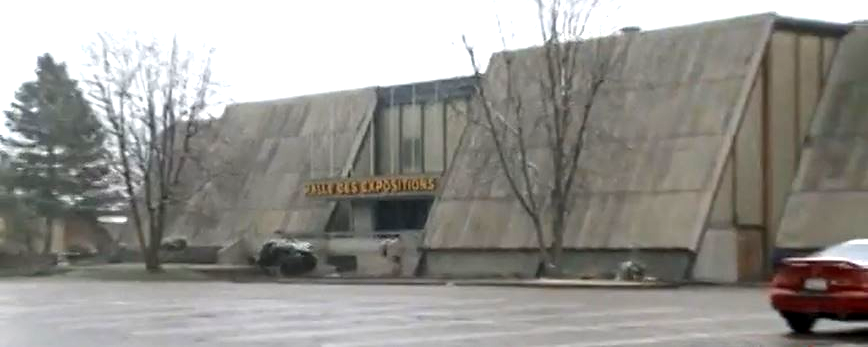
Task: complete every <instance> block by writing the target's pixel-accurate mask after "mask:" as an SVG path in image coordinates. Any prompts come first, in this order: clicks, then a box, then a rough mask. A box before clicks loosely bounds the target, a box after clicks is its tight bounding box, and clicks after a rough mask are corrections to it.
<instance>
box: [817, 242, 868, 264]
mask: <svg viewBox="0 0 868 347" xmlns="http://www.w3.org/2000/svg"><path fill="white" fill-rule="evenodd" d="M812 256H814V257H833V258H846V259H851V260H856V261H860V262H868V244H860V243H845V244H840V245H836V246H832V247H829V248H826V249H824V250H822V251H819V252H817V253H814V254H812Z"/></svg>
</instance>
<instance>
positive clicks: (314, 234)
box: [169, 14, 868, 281]
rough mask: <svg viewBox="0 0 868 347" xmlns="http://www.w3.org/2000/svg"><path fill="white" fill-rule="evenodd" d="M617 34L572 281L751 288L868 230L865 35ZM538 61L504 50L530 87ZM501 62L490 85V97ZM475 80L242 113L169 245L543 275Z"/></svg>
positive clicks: (572, 240) (594, 123)
mask: <svg viewBox="0 0 868 347" xmlns="http://www.w3.org/2000/svg"><path fill="white" fill-rule="evenodd" d="M604 39H610V40H625V41H624V42H625V45H624V46H623V47H624V51H623V54H624V56H625V59H624V60H623V63H622V64H620V65H618V67H617V69H618V71H617V73H618V74H619V78H618V79H616V80H613V81H611V82H607V83H606V85H605V87H604V89H605V90H604V91H603V92H602V93H601V96H600V100H599V101H597V102H595V105H594V108H593V110H592V116H591V118H590V120H589V122H590V123H591V124H589V127H591V128H593V129H596V130H597V131H601V132H605V133H607V134H610V135H611V136H610V137H609V138H608V139H607V140H605V141H602V140H601V141H599V142H596V143H594V142H589V143H588V144H587V146H586V147H587V148H588V149H587V153H584V154H583V156H582V159H581V164H582V165H583V166H587V167H593V168H594V170H593V172H594V173H593V174H591V175H590V176H589V177H587V181H586V182H584V184H583V185H582V188H581V189H578V190H577V191H576V192H574V198H575V201H576V207H575V209H574V211H572V213H571V214H570V218H569V220H568V221H567V231H566V234H565V247H566V252H565V255H564V262H565V267H566V270H567V271H568V272H571V273H574V274H584V275H591V276H593V275H601V274H606V273H607V272H611V271H613V270H614V269H615V268H616V267H617V264H618V263H619V262H621V261H623V260H625V259H630V258H633V259H636V260H638V261H640V262H643V263H645V264H646V265H647V266H648V271H649V273H650V275H652V276H655V277H658V278H663V279H684V278H697V279H707V280H715V281H743V280H756V279H760V278H763V277H766V276H768V274H769V270H770V268H771V264H772V259H773V258H774V255H775V254H776V253H775V252H776V250H794V251H799V250H802V251H803V250H806V249H810V248H816V247H821V246H823V245H826V244H829V243H832V242H836V241H838V240H842V239H845V238H847V237H853V236H857V235H859V233H860V231H858V230H857V229H856V228H853V227H852V225H860V224H859V222H861V221H862V219H864V218H865V217H863V215H864V214H862V213H859V211H861V209H864V206H868V200H865V199H868V198H863V197H861V195H859V194H862V193H859V192H860V191H861V189H862V188H860V187H862V185H864V184H866V183H863V182H865V180H864V179H860V177H862V176H864V174H860V173H861V172H864V171H865V170H861V171H860V168H861V167H862V166H864V165H863V164H864V163H865V162H868V161H864V160H861V159H859V158H862V156H864V153H868V151H864V150H863V147H864V146H863V144H862V143H861V142H859V141H861V140H860V139H862V138H863V137H861V136H862V134H861V133H859V131H862V130H866V129H868V128H866V129H863V128H864V127H862V125H863V123H864V122H863V121H861V119H862V118H861V117H862V116H868V112H866V111H868V108H866V107H865V105H866V104H865V103H864V100H868V99H865V98H861V99H860V98H859V95H861V94H859V92H860V91H863V89H860V88H861V87H859V86H863V84H865V83H866V81H868V74H866V73H865V71H868V70H866V67H868V66H866V65H865V64H864V63H860V62H864V61H865V60H866V59H868V48H866V47H868V32H866V29H864V28H858V27H854V26H853V25H849V24H837V23H825V22H817V21H810V20H801V19H793V18H785V17H780V16H777V15H775V14H761V15H753V16H746V17H739V18H733V19H727V20H720V21H714V22H707V23H700V24H695V25H689V26H682V27H675V28H667V29H662V30H653V31H638V32H637V31H631V32H625V33H623V35H619V36H618V37H612V38H604ZM539 52H540V49H539V48H528V49H524V50H519V51H514V52H511V53H512V54H513V55H514V57H516V59H517V61H519V63H518V64H517V66H520V67H521V69H524V70H522V71H519V76H524V77H519V78H524V79H523V80H521V82H520V83H519V85H524V86H532V85H534V83H533V81H532V80H531V79H530V78H532V77H528V76H533V74H531V73H529V72H530V71H532V70H533V69H534V68H538V67H539V66H540V64H541V63H540V55H539ZM503 56H504V55H503V53H498V54H495V55H494V56H493V57H492V59H491V62H490V64H489V67H488V70H487V71H486V72H485V76H484V78H485V79H486V80H487V81H490V82H491V81H493V82H494V86H495V89H494V91H495V92H498V90H497V88H498V83H499V82H498V81H501V80H502V79H503V77H504V74H505V72H504V64H503ZM475 82H476V81H475V80H474V79H473V78H472V77H458V78H452V79H445V80H438V81H428V82H421V83H413V84H407V85H399V86H389V87H372V88H363V89H358V90H350V91H342V92H334V93H326V94H318V95H309V96H301V97H296V98H290V99H283V100H273V101H262V102H250V103H241V104H234V105H230V106H228V107H227V109H226V112H225V114H224V116H223V117H222V118H221V119H220V120H219V122H218V124H217V125H216V126H215V129H214V130H213V132H212V133H209V135H208V136H209V138H208V139H206V140H205V142H206V143H208V145H207V146H206V148H205V151H204V153H205V154H204V155H205V159H206V160H207V161H208V162H209V165H211V167H212V168H220V170H219V171H218V172H219V174H218V175H216V176H214V177H210V178H208V182H207V184H205V186H204V188H203V189H201V190H199V191H197V192H196V193H195V194H194V195H193V196H192V197H191V198H190V200H189V201H187V202H186V203H185V204H184V206H182V207H179V213H178V216H177V217H176V218H173V220H172V223H171V227H170V230H169V232H170V234H172V235H175V236H183V237H185V238H187V239H188V241H189V242H190V244H191V245H193V246H203V247H204V246H208V247H218V248H222V251H221V254H222V256H221V257H220V258H221V261H226V262H243V261H246V257H248V256H249V255H251V254H252V253H253V252H255V247H256V245H258V242H261V240H262V239H263V238H264V237H267V236H268V235H270V234H271V233H272V232H273V231H275V230H282V231H284V232H286V233H289V234H293V235H296V236H297V237H299V238H307V239H310V240H314V241H316V243H317V246H318V248H319V249H320V250H321V252H323V256H324V257H325V258H326V260H327V262H328V263H330V264H332V265H334V266H335V267H337V268H338V270H339V271H341V272H347V273H355V274H364V275H380V276H399V275H400V276H414V275H419V276H450V277H461V276H467V277H478V276H521V277H531V276H534V275H535V274H536V272H537V270H538V267H539V259H538V256H537V254H536V252H535V247H536V241H535V238H534V235H533V231H532V229H531V227H530V225H529V223H528V220H527V217H526V216H525V215H524V214H523V212H522V211H521V209H520V207H519V206H518V204H517V203H516V201H515V199H514V197H513V196H512V195H511V193H510V190H509V188H508V186H507V185H506V183H505V181H504V180H503V179H502V173H501V172H500V171H499V169H498V167H497V164H496V161H495V158H494V153H495V152H494V151H493V149H492V146H491V145H490V139H487V138H486V134H485V133H484V132H483V131H482V130H481V129H480V128H479V127H478V126H475V125H474V124H470V123H468V114H472V112H473V110H474V107H473V105H474V102H476V101H478V98H477V97H476V96H475V94H474V92H475V89H474V83H475ZM522 83H523V84H522ZM501 87H502V86H501ZM857 87H858V88H857ZM527 88H530V87H527ZM865 124H868V123H865ZM866 131H868V130H866ZM826 135H829V136H826ZM818 146H819V147H818ZM541 150H542V149H540V148H536V151H537V152H536V154H537V155H541V153H543V152H541ZM803 158H805V159H804V160H803ZM835 170H837V171H835ZM848 175H849V176H848ZM860 175H861V176H860ZM844 177H849V178H847V179H844ZM845 191H846V192H845ZM860 199H861V200H860ZM862 200H865V201H862ZM826 218H832V219H831V220H827V219H826ZM854 223H855V224H854ZM819 230H831V231H829V232H825V231H824V232H818V231H819ZM386 239H389V240H393V241H394V242H391V243H386V242H383V240H386Z"/></svg>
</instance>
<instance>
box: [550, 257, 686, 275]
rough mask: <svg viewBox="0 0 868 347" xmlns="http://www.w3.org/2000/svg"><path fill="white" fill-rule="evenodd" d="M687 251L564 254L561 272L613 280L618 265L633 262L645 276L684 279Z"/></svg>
mask: <svg viewBox="0 0 868 347" xmlns="http://www.w3.org/2000/svg"><path fill="white" fill-rule="evenodd" d="M690 255H691V252H690V251H688V250H686V249H685V250H677V249H671V250H668V249H667V250H662V249H636V250H626V249H625V250H620V249H612V250H609V249H599V250H598V249H593V250H569V251H565V252H564V260H563V265H564V271H566V272H567V273H569V274H573V275H578V276H590V277H603V278H609V277H614V275H615V273H616V272H617V270H618V267H619V265H620V264H621V263H622V262H624V261H627V260H634V261H636V262H638V263H640V264H642V265H644V266H645V267H646V270H645V274H646V275H647V276H650V277H655V278H657V279H659V280H664V281H680V280H683V279H684V276H685V274H686V273H687V268H688V266H689V264H690Z"/></svg>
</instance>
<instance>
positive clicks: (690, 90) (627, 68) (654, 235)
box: [425, 16, 773, 250]
mask: <svg viewBox="0 0 868 347" xmlns="http://www.w3.org/2000/svg"><path fill="white" fill-rule="evenodd" d="M772 22H773V18H772V17H769V16H752V17H744V18H738V19H733V20H728V21H717V22H711V23H703V24H700V25H695V26H687V27H679V28H672V29H664V30H655V31H649V32H642V33H637V34H635V35H629V37H619V38H617V39H616V38H611V41H606V42H608V43H600V45H603V47H605V45H609V44H610V45H611V46H612V48H611V52H609V51H607V52H609V53H607V54H610V55H608V56H607V57H606V59H612V60H613V63H612V66H610V70H609V71H608V72H609V73H611V74H612V75H614V76H617V77H616V78H613V79H612V81H610V82H608V83H605V84H604V87H603V90H602V91H601V92H600V94H599V95H598V100H596V101H595V103H594V107H593V108H592V111H591V115H590V119H589V122H591V124H589V125H588V127H589V128H590V129H591V130H590V131H589V133H590V134H592V135H591V136H589V138H588V139H587V144H586V150H585V152H583V154H582V156H581V162H580V163H579V166H580V167H581V168H582V170H581V171H580V172H579V173H577V175H580V176H579V178H578V179H579V180H580V183H578V184H577V187H576V189H575V192H574V196H575V206H576V208H575V210H574V211H572V212H571V214H570V215H569V216H568V220H567V223H566V224H567V226H566V227H567V233H566V235H565V245H566V247H568V248H574V249H619V248H630V247H634V246H635V247H639V248H646V249H684V250H691V249H694V248H696V247H697V246H698V244H697V243H698V241H697V240H699V235H700V234H701V232H702V230H703V229H704V227H705V223H706V220H705V217H706V215H707V214H709V213H710V211H711V204H712V202H713V200H714V199H715V195H714V193H715V192H716V187H717V183H718V177H719V176H723V175H724V172H725V169H724V167H725V166H726V160H727V154H729V153H728V151H729V149H728V148H727V147H725V144H726V143H728V142H731V141H732V137H733V136H734V135H735V127H734V124H735V123H736V122H737V121H738V120H739V117H740V116H741V115H740V114H739V115H737V116H733V113H734V111H737V110H738V105H739V100H741V99H743V98H744V97H743V95H744V91H743V90H744V89H745V88H746V86H745V84H746V79H747V78H748V76H750V75H752V74H753V73H754V71H755V65H751V62H758V61H759V58H760V57H761V55H762V47H763V46H764V44H765V42H766V41H765V38H766V34H767V33H768V32H769V31H770V30H771V26H772ZM601 42H602V41H601ZM584 47H588V50H593V49H594V46H593V45H586V46H584ZM590 53H592V52H590V51H588V52H584V53H583V54H589V55H590ZM511 54H514V55H513V58H515V60H514V65H512V66H513V68H514V69H515V71H513V73H514V77H513V78H514V80H515V81H518V82H516V83H517V85H516V86H517V87H516V88H522V94H523V95H522V96H523V98H525V99H526V100H525V101H527V102H525V103H524V104H523V107H525V109H526V110H528V111H527V112H529V114H541V113H535V110H536V108H537V107H542V106H541V105H538V104H540V103H539V102H531V101H533V100H534V95H536V93H537V91H536V88H538V86H539V83H537V82H539V81H538V80H535V78H539V76H541V74H542V72H541V71H539V70H540V69H541V68H542V67H543V66H544V65H543V63H542V59H543V58H542V57H541V56H542V53H541V50H539V49H536V50H534V49H527V50H520V51H516V52H511ZM582 59H590V58H589V57H588V56H584V55H582ZM592 65H593V64H591V63H588V62H587V61H585V64H584V65H583V66H592ZM506 68H507V67H506V64H505V62H504V57H503V55H497V56H495V57H494V58H492V60H491V64H490V65H489V68H488V71H486V88H488V89H489V92H490V94H489V95H493V98H494V101H492V102H493V103H494V104H495V106H496V107H501V106H503V103H504V102H505V100H506V98H505V97H504V95H505V92H504V88H505V83H506V82H505V80H506V78H505V76H506V74H507V72H506ZM633 81H641V82H633ZM581 93H582V91H577V94H579V95H582V94H581ZM498 105H500V106H498ZM576 116H577V117H578V115H576ZM521 121H522V122H529V123H530V124H533V123H534V122H533V121H532V120H527V119H522V120H521ZM578 123H579V122H578V121H577V122H574V123H573V125H574V126H576V127H577V126H578ZM535 129H536V130H535V131H533V132H528V133H527V134H526V136H527V138H526V139H525V140H526V143H527V144H528V147H529V148H530V149H529V157H530V161H531V162H533V163H534V164H535V165H536V167H538V168H539V171H540V173H539V179H538V180H537V181H538V183H535V184H539V185H540V186H544V185H545V182H548V181H549V180H550V179H552V177H551V176H552V172H551V164H550V163H549V162H548V161H547V160H548V158H550V155H549V154H548V149H547V148H545V146H546V145H545V141H544V139H545V134H543V133H541V131H542V130H541V127H537V128H535ZM489 137H490V136H488V135H487V134H486V132H485V131H484V130H483V129H479V127H469V128H468V130H467V132H466V134H465V139H464V140H463V141H462V144H461V147H460V148H459V150H458V152H457V153H456V158H455V161H454V162H453V165H452V167H451V168H450V171H449V173H448V174H447V177H446V178H445V179H444V191H443V193H442V194H441V195H440V197H439V199H438V200H437V201H436V202H435V204H434V206H433V208H432V212H431V217H430V219H429V222H428V225H427V226H426V240H425V247H426V248H428V249H433V250H451V249H454V250H459V249H527V248H533V247H536V240H535V237H534V234H533V231H532V230H533V228H532V227H531V223H530V222H529V220H528V218H527V216H526V215H525V214H524V213H523V212H522V209H521V207H520V206H519V204H518V203H517V202H516V201H515V199H514V198H513V197H512V195H511V192H510V188H509V186H508V184H507V182H506V180H505V179H504V177H503V175H502V173H501V172H502V171H501V168H500V167H499V164H498V162H497V157H496V155H495V154H494V153H495V151H496V150H495V149H494V146H493V144H492V141H491V140H490V138H489ZM516 142H517V141H516ZM728 170H729V171H730V172H731V171H732V170H733V169H732V166H731V165H730V166H729V169H728ZM728 175H729V176H728V177H732V176H733V175H732V174H731V173H729V174H728ZM727 181H729V182H730V183H728V184H731V181H732V179H731V178H727ZM727 190H731V189H727ZM726 194H728V195H723V196H720V198H719V199H718V200H726V199H729V200H731V199H732V196H731V192H729V191H728V192H727V193H726ZM719 205H720V208H721V209H723V208H728V209H731V208H732V204H731V203H721V204H719ZM715 213H716V214H717V217H719V218H718V219H721V218H722V220H719V221H722V222H725V220H726V219H731V217H729V216H731V215H732V213H731V212H728V211H727V210H718V211H715Z"/></svg>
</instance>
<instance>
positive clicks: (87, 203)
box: [0, 54, 114, 253]
mask: <svg viewBox="0 0 868 347" xmlns="http://www.w3.org/2000/svg"><path fill="white" fill-rule="evenodd" d="M5 114H6V119H7V122H6V125H7V127H8V128H9V130H10V132H11V133H12V134H11V135H10V136H6V137H3V138H2V139H0V142H2V143H3V144H4V145H5V146H6V148H7V149H8V150H9V152H10V154H11V158H10V161H9V167H10V170H11V174H10V178H9V179H8V181H9V183H10V184H11V185H12V186H14V189H15V190H16V191H17V192H19V193H20V194H19V195H20V196H22V197H23V201H24V202H25V203H26V204H27V205H29V206H30V207H32V208H33V210H35V211H36V213H37V214H38V215H39V216H41V217H43V218H45V230H46V233H45V235H44V244H43V253H47V252H49V251H50V250H51V246H52V245H51V242H52V234H51V233H52V231H53V229H54V228H53V226H54V224H55V221H56V220H57V219H58V218H61V217H62V216H64V215H65V214H67V213H72V212H84V213H92V212H96V211H97V210H98V209H100V208H102V207H103V206H105V205H106V204H109V203H111V202H112V201H113V200H114V197H113V195H114V194H113V192H112V189H111V188H112V185H111V184H110V181H109V178H110V177H111V172H110V169H109V163H108V162H107V158H108V156H107V150H106V148H105V139H106V131H105V128H104V127H103V126H102V124H101V123H100V121H99V119H97V118H96V116H95V115H94V113H93V112H92V110H91V107H90V105H88V103H87V101H86V100H85V98H84V95H83V94H82V92H81V90H80V89H79V87H78V82H77V81H75V80H73V79H71V78H70V77H69V74H68V72H67V69H66V65H65V64H63V63H57V62H55V61H54V58H52V56H51V55H50V54H45V55H43V56H41V57H39V58H38V59H37V69H36V80H34V81H29V82H25V83H23V84H22V85H21V87H20V88H19V90H18V91H17V93H16V94H15V102H13V103H12V105H11V110H10V111H6V112H5Z"/></svg>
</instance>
